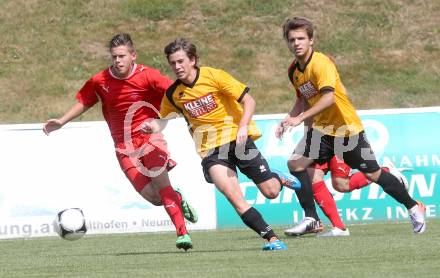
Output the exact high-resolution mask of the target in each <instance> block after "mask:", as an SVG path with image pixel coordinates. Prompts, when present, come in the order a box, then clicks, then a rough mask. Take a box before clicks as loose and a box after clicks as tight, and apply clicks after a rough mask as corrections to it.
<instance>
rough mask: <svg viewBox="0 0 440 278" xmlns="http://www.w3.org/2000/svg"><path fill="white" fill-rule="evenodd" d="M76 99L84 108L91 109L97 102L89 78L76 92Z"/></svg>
mask: <svg viewBox="0 0 440 278" xmlns="http://www.w3.org/2000/svg"><path fill="white" fill-rule="evenodd" d="M76 99H77V100H78V101H79V102H80V103H82V104H83V105H84V106H86V107H92V106H93V105H95V104H96V103H97V102H98V101H99V98H98V95H97V94H96V90H95V83H94V82H93V78H90V79H89V80H88V81H87V82H86V83H85V84H84V85H83V87H82V88H81V89H80V90H79V91H78V93H77V94H76Z"/></svg>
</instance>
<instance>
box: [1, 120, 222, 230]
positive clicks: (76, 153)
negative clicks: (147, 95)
mask: <svg viewBox="0 0 440 278" xmlns="http://www.w3.org/2000/svg"><path fill="white" fill-rule="evenodd" d="M41 129H42V124H26V125H0V149H1V152H0V153H1V157H0V171H1V172H0V238H15V237H35V236H49V235H55V232H54V230H53V227H52V221H53V220H54V219H55V216H56V214H57V212H58V211H60V210H63V209H65V208H70V207H79V208H81V209H83V211H84V214H85V216H86V219H87V225H88V228H89V231H88V234H102V233H130V232H156V231H173V230H174V226H173V224H172V222H171V220H170V219H169V217H168V215H167V214H166V212H165V210H164V208H163V207H162V206H160V207H156V206H153V205H152V204H150V203H148V202H147V201H145V200H144V199H143V198H142V197H140V195H139V194H138V193H137V192H136V191H135V190H134V189H133V187H132V186H131V184H130V183H129V181H128V180H127V179H126V177H125V175H124V173H123V172H122V171H121V169H120V167H119V164H118V162H117V160H116V156H115V152H114V146H113V141H112V139H111V136H110V133H109V130H108V127H107V125H106V123H105V122H81V123H80V122H78V123H70V124H67V125H66V126H64V127H63V128H62V129H61V130H58V131H56V132H53V133H51V134H50V136H46V135H44V133H43V132H42V130H41ZM164 133H165V138H166V139H167V141H168V146H169V150H170V152H171V155H172V158H173V159H174V160H176V161H177V162H178V165H177V167H175V168H174V169H173V170H172V171H171V172H170V178H171V181H172V183H173V186H177V187H179V188H181V189H182V191H183V192H184V193H185V197H186V198H187V199H188V201H190V203H191V204H192V205H193V206H194V207H195V208H196V209H197V211H198V214H199V221H198V223H196V224H192V223H189V222H188V225H187V226H188V229H189V230H195V229H215V228H216V210H215V196H214V187H213V185H211V184H207V183H206V182H205V180H204V178H203V174H202V169H201V165H200V158H199V157H198V155H197V154H196V152H195V150H194V145H193V142H192V139H191V137H190V136H189V134H188V131H187V129H186V125H185V122H184V120H183V119H177V120H173V121H171V122H170V124H169V126H168V127H167V129H166V131H165V132H164Z"/></svg>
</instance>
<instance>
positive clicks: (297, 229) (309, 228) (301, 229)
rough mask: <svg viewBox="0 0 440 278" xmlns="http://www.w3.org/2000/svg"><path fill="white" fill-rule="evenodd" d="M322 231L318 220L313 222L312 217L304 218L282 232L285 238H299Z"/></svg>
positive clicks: (322, 227)
mask: <svg viewBox="0 0 440 278" xmlns="http://www.w3.org/2000/svg"><path fill="white" fill-rule="evenodd" d="M323 230H324V226H323V225H322V223H321V221H320V220H315V218H313V217H305V218H304V219H303V220H302V221H301V223H299V224H297V225H295V226H293V227H292V228H290V229H287V230H284V234H285V235H286V236H300V235H304V234H312V233H319V232H322V231H323Z"/></svg>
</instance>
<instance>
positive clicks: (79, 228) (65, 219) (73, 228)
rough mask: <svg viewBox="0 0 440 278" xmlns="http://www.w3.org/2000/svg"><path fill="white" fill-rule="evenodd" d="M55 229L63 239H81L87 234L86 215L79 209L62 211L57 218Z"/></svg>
mask: <svg viewBox="0 0 440 278" xmlns="http://www.w3.org/2000/svg"><path fill="white" fill-rule="evenodd" d="M54 228H55V231H56V232H57V233H58V235H59V236H60V237H61V238H63V239H67V240H77V239H80V238H82V237H83V236H84V235H85V233H86V232H87V227H86V220H85V218H84V213H83V212H82V210H81V209H79V208H69V209H65V210H63V211H60V212H58V214H57V216H56V218H55V221H54Z"/></svg>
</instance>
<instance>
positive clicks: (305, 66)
mask: <svg viewBox="0 0 440 278" xmlns="http://www.w3.org/2000/svg"><path fill="white" fill-rule="evenodd" d="M313 54H315V51H314V50H312V54H310V57H309V59H307V62H306V64H305V65H304V69H303V70H301V68H300V67H299V63H298V62H296V65H295V67H296V68H297V69H298V70H299V71H300V72H302V73H304V71H305V70H306V68H307V65H308V64H309V63H310V61H311V60H312V57H313Z"/></svg>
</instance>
